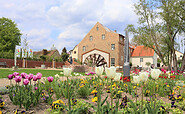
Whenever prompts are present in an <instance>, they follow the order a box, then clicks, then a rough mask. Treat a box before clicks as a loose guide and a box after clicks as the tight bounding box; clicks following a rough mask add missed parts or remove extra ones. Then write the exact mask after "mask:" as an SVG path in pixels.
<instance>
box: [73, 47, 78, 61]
mask: <svg viewBox="0 0 185 114" xmlns="http://www.w3.org/2000/svg"><path fill="white" fill-rule="evenodd" d="M75 51H76V54H75V53H74V52H75ZM71 55H72V58H75V59H78V46H76V47H75V48H74V49H73V51H72V54H71Z"/></svg>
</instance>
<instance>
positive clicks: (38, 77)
mask: <svg viewBox="0 0 185 114" xmlns="http://www.w3.org/2000/svg"><path fill="white" fill-rule="evenodd" d="M41 77H42V74H41V73H39V72H38V73H37V79H38V80H40V79H41Z"/></svg>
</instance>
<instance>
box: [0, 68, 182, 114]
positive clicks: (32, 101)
mask: <svg viewBox="0 0 185 114" xmlns="http://www.w3.org/2000/svg"><path fill="white" fill-rule="evenodd" d="M95 72H96V74H95V73H93V74H92V75H93V76H92V77H90V76H89V77H87V78H85V79H80V78H74V77H71V69H69V68H66V69H64V72H63V73H62V75H64V76H65V77H66V78H67V80H60V75H59V74H57V75H56V76H53V77H52V76H50V77H48V78H47V79H45V81H41V80H40V79H41V77H42V74H41V73H37V74H36V75H33V74H26V73H21V74H20V75H19V74H18V73H14V74H10V75H9V76H8V78H9V79H10V86H7V90H8V94H5V95H2V96H1V97H0V108H1V111H2V112H3V113H13V112H16V111H17V109H19V111H18V112H19V113H21V112H22V113H24V111H25V112H26V113H44V112H45V113H56V112H63V113H78V114H80V113H100V114H103V113H107V112H109V113H111V112H112V113H116V114H117V113H121V114H122V113H163V114H164V113H168V112H171V113H183V112H184V111H185V102H184V101H185V99H184V98H185V84H184V79H185V77H184V76H183V74H175V72H173V73H172V72H170V73H169V72H164V71H162V72H161V71H159V70H152V71H151V72H137V74H132V75H131V80H129V79H128V78H122V74H120V73H116V70H115V68H113V67H111V68H106V69H105V72H106V75H105V76H102V73H103V69H102V68H95ZM90 74H91V73H90ZM75 75H76V74H75ZM134 75H138V76H134ZM165 77H167V78H165ZM12 81H16V82H17V83H16V84H14V85H13V84H12Z"/></svg>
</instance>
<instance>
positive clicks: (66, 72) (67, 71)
mask: <svg viewBox="0 0 185 114" xmlns="http://www.w3.org/2000/svg"><path fill="white" fill-rule="evenodd" d="M63 71H64V76H72V75H71V72H72V68H63Z"/></svg>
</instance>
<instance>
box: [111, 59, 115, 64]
mask: <svg viewBox="0 0 185 114" xmlns="http://www.w3.org/2000/svg"><path fill="white" fill-rule="evenodd" d="M111 66H115V58H111Z"/></svg>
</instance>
